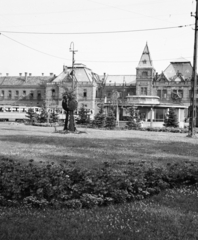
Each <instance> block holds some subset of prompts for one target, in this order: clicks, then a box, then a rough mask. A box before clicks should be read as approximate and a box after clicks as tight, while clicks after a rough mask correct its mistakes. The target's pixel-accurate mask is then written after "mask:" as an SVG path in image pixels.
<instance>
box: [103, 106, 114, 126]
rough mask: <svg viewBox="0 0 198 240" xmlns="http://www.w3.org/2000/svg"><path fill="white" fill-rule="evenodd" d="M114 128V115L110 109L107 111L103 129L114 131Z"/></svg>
mask: <svg viewBox="0 0 198 240" xmlns="http://www.w3.org/2000/svg"><path fill="white" fill-rule="evenodd" d="M115 126H116V118H115V114H114V112H113V110H112V109H110V110H109V112H108V114H107V116H106V120H105V127H106V128H109V129H114V128H115Z"/></svg>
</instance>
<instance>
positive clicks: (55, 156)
mask: <svg viewBox="0 0 198 240" xmlns="http://www.w3.org/2000/svg"><path fill="white" fill-rule="evenodd" d="M58 130H61V128H60V127H59V129H58ZM80 130H83V131H85V133H81V134H60V133H54V128H52V127H51V128H50V127H33V126H24V125H22V124H13V123H0V156H1V157H3V156H6V157H11V158H13V159H19V160H20V161H21V160H28V159H34V160H35V161H53V162H58V163H61V162H73V163H75V164H76V165H77V166H80V167H90V168H91V167H93V166H98V165H100V163H101V162H111V163H118V162H119V163H121V164H122V163H123V164H124V163H125V162H126V161H132V162H133V161H146V162H153V163H154V164H155V165H164V164H166V163H167V162H170V161H171V162H174V161H176V162H177V161H180V162H181V161H186V160H187V161H193V162H194V161H198V140H197V139H191V138H187V137H186V134H181V133H161V132H160V133H159V132H158V133H156V132H146V131H143V132H142V131H111V130H109V131H108V130H106V131H103V130H95V129H80Z"/></svg>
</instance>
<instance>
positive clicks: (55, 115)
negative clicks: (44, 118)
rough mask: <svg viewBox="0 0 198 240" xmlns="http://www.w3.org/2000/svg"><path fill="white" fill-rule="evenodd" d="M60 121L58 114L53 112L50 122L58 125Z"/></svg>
mask: <svg viewBox="0 0 198 240" xmlns="http://www.w3.org/2000/svg"><path fill="white" fill-rule="evenodd" d="M58 119H59V116H58V113H57V112H56V111H55V110H53V111H52V112H51V114H50V120H51V122H52V123H57V122H58Z"/></svg>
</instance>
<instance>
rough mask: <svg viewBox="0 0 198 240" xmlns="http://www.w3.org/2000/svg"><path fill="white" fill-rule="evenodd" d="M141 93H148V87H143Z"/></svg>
mask: <svg viewBox="0 0 198 240" xmlns="http://www.w3.org/2000/svg"><path fill="white" fill-rule="evenodd" d="M141 95H147V87H141Z"/></svg>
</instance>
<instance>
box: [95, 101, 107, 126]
mask: <svg viewBox="0 0 198 240" xmlns="http://www.w3.org/2000/svg"><path fill="white" fill-rule="evenodd" d="M105 119H106V114H105V112H104V107H103V105H101V106H100V108H99V112H98V113H97V114H96V115H95V118H94V120H93V125H94V126H96V127H98V128H102V127H104V126H105Z"/></svg>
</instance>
